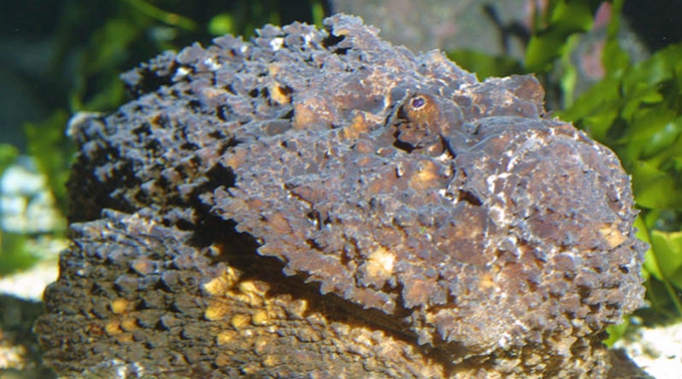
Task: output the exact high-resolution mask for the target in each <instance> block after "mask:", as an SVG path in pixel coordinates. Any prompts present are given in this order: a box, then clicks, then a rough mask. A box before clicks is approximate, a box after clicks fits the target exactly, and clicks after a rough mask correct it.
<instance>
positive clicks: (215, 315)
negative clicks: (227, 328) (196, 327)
mask: <svg viewBox="0 0 682 379" xmlns="http://www.w3.org/2000/svg"><path fill="white" fill-rule="evenodd" d="M228 311H229V307H228V306H227V305H226V304H223V303H218V302H215V303H211V304H210V305H209V306H208V308H206V311H205V312H204V318H206V319H207V320H210V321H215V320H220V319H222V318H223V317H225V315H226V314H227V312H228Z"/></svg>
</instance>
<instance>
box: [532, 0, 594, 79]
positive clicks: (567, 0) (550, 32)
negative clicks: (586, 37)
mask: <svg viewBox="0 0 682 379" xmlns="http://www.w3.org/2000/svg"><path fill="white" fill-rule="evenodd" d="M599 4H601V1H597V0H573V1H571V0H558V1H557V2H556V3H554V4H553V5H554V6H553V8H552V10H551V15H550V17H549V23H548V26H547V27H546V28H545V29H543V30H540V31H538V32H537V33H535V34H534V35H533V37H532V38H531V39H530V41H529V43H528V47H527V49H526V59H525V63H526V69H527V70H528V71H529V72H536V73H542V72H548V71H549V70H550V69H551V67H552V64H553V63H554V60H555V59H556V58H557V57H559V55H561V53H562V51H563V49H564V48H565V46H566V44H565V42H566V41H567V39H568V37H569V36H570V35H571V34H573V33H578V32H585V31H587V30H589V29H590V28H591V27H592V22H593V21H594V13H595V11H596V10H597V7H598V6H599Z"/></svg>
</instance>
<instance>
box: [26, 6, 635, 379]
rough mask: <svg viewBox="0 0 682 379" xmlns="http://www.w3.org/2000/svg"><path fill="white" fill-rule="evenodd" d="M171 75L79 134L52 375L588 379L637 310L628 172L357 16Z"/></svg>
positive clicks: (156, 77) (46, 324) (239, 45)
mask: <svg viewBox="0 0 682 379" xmlns="http://www.w3.org/2000/svg"><path fill="white" fill-rule="evenodd" d="M325 25H326V26H327V30H323V31H320V30H315V29H314V28H313V27H311V26H307V25H301V24H292V25H289V26H285V27H283V28H278V27H272V26H266V27H265V28H263V29H261V30H260V32H259V34H258V36H257V37H256V38H254V39H253V40H252V41H251V42H243V41H241V40H240V39H237V38H233V37H230V36H226V37H221V38H218V39H216V40H215V44H214V45H212V46H209V47H208V48H203V47H201V46H199V45H194V46H191V47H188V48H186V49H184V50H183V51H181V52H180V53H178V54H174V53H171V52H169V53H166V54H164V55H162V56H159V57H157V58H156V59H154V60H152V61H150V62H149V63H145V64H143V65H141V66H140V67H139V68H138V69H135V70H133V71H131V72H129V73H127V74H125V75H124V76H123V78H124V80H125V81H126V83H127V85H128V87H129V88H130V90H131V92H132V93H134V94H135V95H136V96H137V99H136V100H134V101H132V102H130V103H128V104H126V105H124V106H123V107H121V108H120V109H119V110H118V111H117V112H115V113H113V114H111V115H108V116H98V115H90V116H86V117H80V118H76V119H74V120H73V121H72V123H71V125H70V134H71V135H72V136H73V138H74V139H75V140H76V141H77V142H78V143H79V145H80V153H79V156H78V161H77V163H76V164H75V166H74V169H73V175H72V179H71V181H70V184H69V186H70V193H71V199H72V207H71V213H70V215H69V218H70V222H71V223H72V233H73V234H72V243H71V246H70V247H69V248H68V249H67V250H66V251H65V252H64V253H62V256H61V260H60V278H59V280H58V281H57V283H55V284H54V285H52V286H50V287H49V288H48V290H47V292H46V298H45V302H46V308H47V314H46V315H45V316H43V317H41V318H40V319H39V321H38V323H37V325H36V331H37V332H38V333H39V334H40V336H41V342H42V344H43V346H44V347H45V349H46V354H45V359H46V361H47V362H48V363H49V364H50V365H51V366H53V367H54V368H55V369H56V370H57V371H58V372H60V373H61V374H75V373H79V372H83V371H94V372H103V373H116V376H118V377H134V376H135V375H142V374H153V375H157V376H159V377H174V376H178V375H179V376H181V377H197V378H206V377H225V376H227V377H240V376H243V377H285V378H289V377H291V378H296V377H309V376H312V377H320V378H325V377H334V378H337V377H347V378H364V377H376V378H410V377H412V378H446V377H447V378H475V377H481V378H483V377H486V378H492V377H509V378H516V377H518V378H547V377H562V378H578V377H604V376H606V375H607V372H608V371H609V367H610V364H609V358H608V353H607V350H606V349H605V348H604V346H603V345H602V342H601V341H602V340H603V338H604V329H605V328H606V327H607V326H609V325H612V324H615V323H618V322H619V321H620V320H622V317H623V315H625V314H626V313H628V312H631V311H632V310H634V309H635V308H636V307H638V306H640V305H641V302H642V296H643V292H644V289H643V287H642V285H641V283H642V279H641V278H640V276H639V272H640V269H641V262H642V259H643V256H642V255H643V250H644V246H643V244H642V243H640V242H638V241H637V240H636V239H635V238H634V231H633V228H632V223H633V221H634V217H635V212H634V211H633V209H632V206H633V201H632V193H631V190H630V183H629V178H628V176H627V175H626V174H625V173H624V172H623V170H622V168H621V167H620V164H619V162H618V160H617V158H616V157H615V155H614V154H613V153H612V152H611V151H609V150H608V149H606V148H604V147H603V146H600V145H598V144H597V143H595V142H593V141H591V140H590V139H589V138H587V137H586V136H585V135H584V134H583V133H581V132H579V131H577V130H576V129H575V128H573V127H572V126H571V125H570V124H567V123H563V122H561V121H559V120H553V119H549V118H547V117H546V116H545V112H544V109H543V106H542V101H543V91H542V88H541V86H540V85H539V84H538V83H537V81H536V80H535V79H534V78H532V77H509V78H495V79H489V80H487V81H485V82H479V81H477V80H476V78H475V76H474V75H472V74H470V73H467V72H465V71H463V70H461V69H460V68H459V67H457V66H456V65H455V64H454V63H452V62H450V61H448V60H447V59H446V58H445V57H444V56H443V55H442V54H441V53H440V52H430V53H426V54H421V55H414V54H412V53H411V52H410V51H408V50H407V49H405V48H402V47H394V46H392V45H391V44H389V43H387V42H385V41H383V40H382V39H380V38H379V37H378V36H377V31H376V30H375V29H373V28H371V27H367V26H365V25H363V24H362V22H361V20H360V19H357V18H353V17H347V16H342V15H337V16H334V17H332V18H330V19H327V20H326V21H325Z"/></svg>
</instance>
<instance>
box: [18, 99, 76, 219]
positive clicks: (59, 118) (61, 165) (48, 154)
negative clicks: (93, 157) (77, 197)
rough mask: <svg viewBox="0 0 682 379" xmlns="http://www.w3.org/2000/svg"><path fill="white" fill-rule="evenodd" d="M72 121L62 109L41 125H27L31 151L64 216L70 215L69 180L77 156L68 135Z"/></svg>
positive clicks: (26, 131)
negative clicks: (73, 160)
mask: <svg viewBox="0 0 682 379" xmlns="http://www.w3.org/2000/svg"><path fill="white" fill-rule="evenodd" d="M68 120H69V115H68V113H66V112H65V111H64V110H58V111H56V112H55V113H54V114H53V115H52V116H51V117H50V118H49V119H47V120H45V121H43V122H41V123H27V124H25V125H24V132H25V133H26V139H27V140H28V152H29V153H30V155H31V156H32V157H34V158H35V160H36V162H37V164H38V169H39V170H40V172H42V173H44V174H45V175H46V176H47V182H48V185H49V187H50V190H52V193H53V194H54V196H55V198H56V199H57V204H58V205H59V207H60V209H61V210H62V212H63V214H66V198H67V193H66V181H67V180H68V177H69V166H70V164H71V160H72V159H73V157H74V147H73V145H72V143H71V141H70V140H69V139H68V138H67V137H66V135H65V133H64V129H65V128H66V123H67V122H68Z"/></svg>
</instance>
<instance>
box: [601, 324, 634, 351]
mask: <svg viewBox="0 0 682 379" xmlns="http://www.w3.org/2000/svg"><path fill="white" fill-rule="evenodd" d="M628 327H630V319H629V318H626V319H625V321H623V322H622V323H620V324H618V325H611V326H609V327H608V328H606V332H607V333H608V334H609V338H607V339H606V340H605V341H604V343H605V344H606V346H608V347H613V344H614V343H616V341H618V340H619V339H621V338H623V336H624V335H625V332H626V331H627V330H628Z"/></svg>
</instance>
